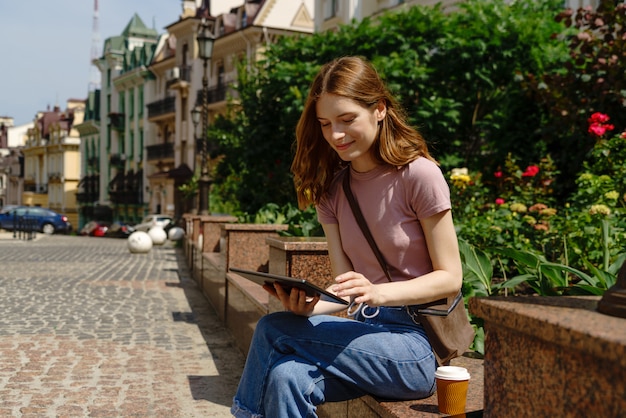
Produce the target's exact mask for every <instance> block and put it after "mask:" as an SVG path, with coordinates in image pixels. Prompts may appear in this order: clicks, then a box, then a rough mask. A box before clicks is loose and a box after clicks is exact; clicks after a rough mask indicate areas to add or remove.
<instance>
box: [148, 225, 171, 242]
mask: <svg viewBox="0 0 626 418" xmlns="http://www.w3.org/2000/svg"><path fill="white" fill-rule="evenodd" d="M148 235H149V236H150V238H151V239H152V244H154V245H163V244H165V241H166V240H167V234H166V233H165V230H164V229H163V228H161V227H160V226H153V227H152V228H150V230H149V231H148Z"/></svg>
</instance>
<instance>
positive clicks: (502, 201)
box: [496, 197, 504, 205]
mask: <svg viewBox="0 0 626 418" xmlns="http://www.w3.org/2000/svg"><path fill="white" fill-rule="evenodd" d="M496 205H504V199H502V198H501V197H499V198H497V199H496Z"/></svg>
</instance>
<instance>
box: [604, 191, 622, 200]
mask: <svg viewBox="0 0 626 418" xmlns="http://www.w3.org/2000/svg"><path fill="white" fill-rule="evenodd" d="M604 197H605V198H607V199H609V200H617V199H619V193H618V192H616V191H615V190H612V191H610V192H606V193H605V194H604Z"/></svg>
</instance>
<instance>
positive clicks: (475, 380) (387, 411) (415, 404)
mask: <svg viewBox="0 0 626 418" xmlns="http://www.w3.org/2000/svg"><path fill="white" fill-rule="evenodd" d="M473 354H474V353H471V352H468V353H466V354H465V355H464V356H461V357H457V358H456V359H453V360H452V361H451V364H452V365H453V366H460V367H465V368H467V369H468V371H469V372H470V375H471V380H470V384H469V387H468V391H467V403H466V407H465V411H466V414H467V415H466V416H467V417H469V416H482V409H483V392H484V391H483V389H484V368H483V360H482V359H479V358H475V357H473ZM318 413H319V416H320V418H376V417H380V418H432V417H439V416H442V414H441V413H440V412H439V409H438V408H437V394H436V393H435V394H434V395H432V396H430V397H428V398H424V399H416V400H411V401H387V400H380V399H376V398H374V397H372V396H363V397H361V398H358V399H353V400H350V401H346V402H338V403H328V404H324V405H320V406H319V407H318ZM470 414H472V415H470Z"/></svg>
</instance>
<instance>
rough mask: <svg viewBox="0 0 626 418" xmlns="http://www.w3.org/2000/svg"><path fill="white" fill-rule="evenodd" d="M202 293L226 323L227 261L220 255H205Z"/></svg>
mask: <svg viewBox="0 0 626 418" xmlns="http://www.w3.org/2000/svg"><path fill="white" fill-rule="evenodd" d="M203 258H204V260H205V263H204V264H203V269H202V285H201V286H200V287H201V289H202V293H203V294H204V295H205V296H206V298H207V299H208V300H209V303H210V304H211V305H212V306H213V309H215V313H217V315H218V316H219V318H220V319H221V320H222V321H224V319H225V317H226V260H225V259H224V257H223V256H222V255H221V254H220V253H204V254H203Z"/></svg>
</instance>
